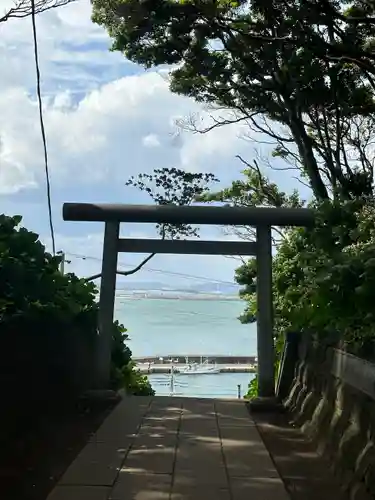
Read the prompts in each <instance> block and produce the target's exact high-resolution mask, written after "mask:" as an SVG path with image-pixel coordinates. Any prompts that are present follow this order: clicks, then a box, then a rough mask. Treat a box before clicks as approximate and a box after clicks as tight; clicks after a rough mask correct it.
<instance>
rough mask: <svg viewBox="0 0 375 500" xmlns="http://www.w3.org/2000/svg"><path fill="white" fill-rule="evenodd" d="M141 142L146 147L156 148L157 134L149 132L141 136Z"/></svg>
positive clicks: (158, 143) (157, 142)
mask: <svg viewBox="0 0 375 500" xmlns="http://www.w3.org/2000/svg"><path fill="white" fill-rule="evenodd" d="M142 144H143V145H144V146H146V147H147V148H157V147H158V146H160V141H159V138H158V136H157V135H155V134H149V135H146V136H145V137H143V139H142Z"/></svg>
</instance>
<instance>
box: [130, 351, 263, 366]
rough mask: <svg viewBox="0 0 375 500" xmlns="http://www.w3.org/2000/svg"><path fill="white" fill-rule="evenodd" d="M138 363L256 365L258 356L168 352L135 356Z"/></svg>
mask: <svg viewBox="0 0 375 500" xmlns="http://www.w3.org/2000/svg"><path fill="white" fill-rule="evenodd" d="M133 359H134V361H135V362H136V363H137V364H146V363H147V364H148V363H151V364H153V365H169V366H170V365H171V363H173V365H178V364H181V365H186V364H187V363H200V362H201V361H202V360H203V361H206V360H207V361H208V362H209V363H216V364H218V365H225V366H227V365H230V366H232V365H256V364H257V361H258V358H257V357H256V356H230V355H226V354H166V355H164V356H141V357H134V358H133Z"/></svg>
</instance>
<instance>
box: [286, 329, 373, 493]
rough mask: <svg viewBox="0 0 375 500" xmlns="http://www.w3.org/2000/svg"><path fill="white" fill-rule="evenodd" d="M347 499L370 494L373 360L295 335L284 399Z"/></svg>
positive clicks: (294, 420)
mask: <svg viewBox="0 0 375 500" xmlns="http://www.w3.org/2000/svg"><path fill="white" fill-rule="evenodd" d="M284 403H285V405H286V407H287V408H288V409H289V410H290V412H291V414H292V418H293V422H294V424H296V425H297V426H299V427H301V429H302V431H303V432H304V433H305V434H306V435H307V436H309V437H310V438H311V439H312V440H313V442H314V443H315V445H316V447H317V449H318V451H319V452H320V453H321V454H323V455H325V456H326V457H328V459H329V462H330V463H331V464H332V468H333V470H334V472H335V474H336V475H337V476H339V477H340V480H341V484H342V487H343V489H344V490H346V491H347V492H348V494H349V497H350V498H351V499H353V500H367V499H370V498H374V496H375V365H374V364H372V363H369V362H368V361H364V360H363V359H360V358H358V357H356V356H353V355H352V354H349V353H348V352H346V351H345V349H343V348H338V346H337V344H334V343H333V342H331V343H330V342H329V341H326V342H323V341H320V342H317V341H314V340H313V338H312V337H311V336H304V337H303V338H301V339H300V342H299V348H298V357H297V364H296V367H295V376H294V380H293V382H292V384H291V387H290V391H289V394H288V396H287V398H286V400H285V401H284Z"/></svg>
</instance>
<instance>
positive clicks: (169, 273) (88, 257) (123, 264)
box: [65, 252, 236, 286]
mask: <svg viewBox="0 0 375 500" xmlns="http://www.w3.org/2000/svg"><path fill="white" fill-rule="evenodd" d="M65 254H66V255H70V256H71V257H77V258H79V259H83V260H95V261H99V262H101V260H102V259H101V258H99V257H93V256H91V255H81V254H76V253H70V252H65ZM120 266H123V267H132V266H133V264H129V263H125V262H122V263H120ZM119 269H120V270H121V271H123V270H124V269H121V267H119ZM142 269H144V270H145V271H150V272H155V273H161V274H168V275H170V276H180V277H182V278H191V279H198V280H203V281H209V282H211V283H218V284H222V285H232V286H236V285H235V283H233V282H231V281H224V280H217V279H213V278H208V277H207V276H197V275H194V274H186V273H179V272H174V271H165V270H163V269H156V268H152V267H148V266H145V267H143V268H142Z"/></svg>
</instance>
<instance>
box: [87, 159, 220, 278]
mask: <svg viewBox="0 0 375 500" xmlns="http://www.w3.org/2000/svg"><path fill="white" fill-rule="evenodd" d="M214 182H218V179H217V178H216V177H215V176H214V175H213V174H210V173H190V172H185V171H184V170H181V169H178V168H160V169H155V170H154V171H153V172H152V173H151V174H139V175H138V176H137V177H134V176H132V177H130V178H129V179H128V181H127V182H126V186H133V187H135V188H137V189H139V190H140V191H142V192H145V193H147V194H148V195H149V196H150V197H151V199H152V200H153V201H154V202H155V203H156V204H158V205H169V204H173V205H190V204H191V203H193V202H194V201H196V199H197V198H198V197H199V196H202V195H203V194H204V193H206V192H208V189H209V186H210V185H211V184H212V183H214ZM156 229H157V231H158V233H159V235H160V237H161V238H162V239H171V240H173V239H180V238H183V237H199V232H198V229H197V228H196V227H193V226H191V225H190V224H179V225H175V224H158V225H157V226H156ZM154 255H155V254H150V255H149V256H148V257H146V258H145V259H144V260H143V261H142V262H140V264H138V265H137V266H136V267H135V268H133V269H131V270H130V271H121V270H117V274H119V275H122V276H130V275H131V274H135V273H136V272H138V271H140V270H141V269H142V268H143V267H144V266H145V265H146V264H147V263H148V262H149V261H150V260H151V259H152V258H153V257H154ZM100 277H101V273H98V274H95V275H93V276H90V277H89V278H86V281H91V280H94V279H97V278H100Z"/></svg>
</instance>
